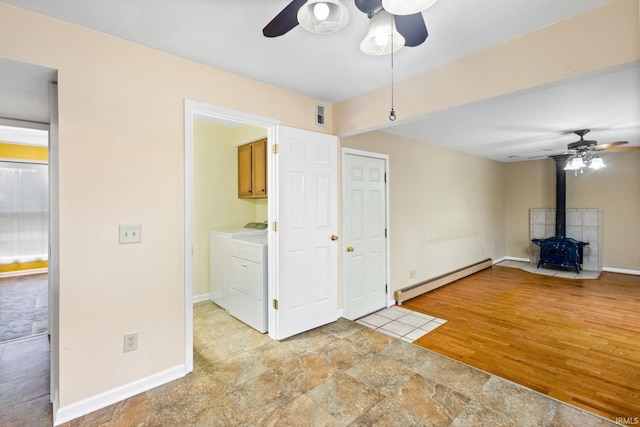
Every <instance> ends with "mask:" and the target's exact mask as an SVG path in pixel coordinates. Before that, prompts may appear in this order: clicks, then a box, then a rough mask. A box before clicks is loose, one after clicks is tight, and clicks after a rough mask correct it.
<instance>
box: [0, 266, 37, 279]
mask: <svg viewBox="0 0 640 427" xmlns="http://www.w3.org/2000/svg"><path fill="white" fill-rule="evenodd" d="M48 272H49V269H48V268H47V267H44V268H32V269H30V270H14V271H4V272H2V273H0V279H2V278H5V277H18V276H27V275H29V274H42V273H48Z"/></svg>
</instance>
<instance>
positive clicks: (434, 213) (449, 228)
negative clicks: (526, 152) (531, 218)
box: [341, 132, 504, 291]
mask: <svg viewBox="0 0 640 427" xmlns="http://www.w3.org/2000/svg"><path fill="white" fill-rule="evenodd" d="M341 144H342V147H348V148H355V149H359V150H367V151H372V152H376V153H382V154H388V155H389V187H390V188H389V192H390V193H389V195H390V214H389V215H390V219H391V223H390V238H391V241H390V251H391V286H390V288H391V290H392V291H393V290H396V289H399V288H402V287H404V286H407V285H409V284H413V283H417V282H419V281H421V280H425V279H429V278H432V277H434V276H437V275H439V274H442V273H446V272H448V271H451V270H454V269H456V268H459V267H462V266H466V265H469V264H471V263H474V262H477V261H480V260H482V259H484V258H494V259H495V258H498V257H501V256H503V255H504V226H503V224H504V196H503V194H504V190H503V182H504V180H503V165H502V164H501V163H499V162H495V161H492V160H487V159H482V158H479V157H475V156H470V155H467V154H463V153H460V152H457V151H453V150H449V149H446V148H441V147H437V146H434V145H430V144H425V143H423V142H419V141H415V140H412V139H408V138H404V137H400V136H397V135H393V134H389V133H386V132H370V133H366V134H361V135H357V136H353V137H349V138H343V139H342V140H341ZM411 270H415V271H416V278H415V279H411V278H410V277H409V272H410V271H411Z"/></svg>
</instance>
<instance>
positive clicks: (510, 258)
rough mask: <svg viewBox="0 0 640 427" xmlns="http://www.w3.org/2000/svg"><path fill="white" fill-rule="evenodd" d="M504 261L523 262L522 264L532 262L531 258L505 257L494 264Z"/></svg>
mask: <svg viewBox="0 0 640 427" xmlns="http://www.w3.org/2000/svg"><path fill="white" fill-rule="evenodd" d="M502 261H521V262H531V260H530V259H529V258H519V257H515V256H503V257H501V258H498V259H496V260H494V261H493V263H494V264H499V263H501V262H502Z"/></svg>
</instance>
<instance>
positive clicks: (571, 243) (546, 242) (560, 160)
mask: <svg viewBox="0 0 640 427" xmlns="http://www.w3.org/2000/svg"><path fill="white" fill-rule="evenodd" d="M551 157H552V158H553V160H555V162H556V235H555V236H554V237H549V238H546V239H531V241H532V242H533V243H534V244H536V245H538V246H540V261H538V268H540V266H544V265H545V264H550V265H556V266H559V267H573V268H574V269H575V270H576V273H578V274H580V270H581V269H582V251H583V248H584V247H585V246H587V245H588V244H589V243H588V242H579V241H577V240H575V239H572V238H570V237H566V228H567V227H566V225H567V224H566V216H567V215H566V211H567V205H566V203H567V179H566V178H567V177H566V172H565V170H564V167H565V165H566V163H567V158H568V157H569V155H567V154H563V155H560V156H551Z"/></svg>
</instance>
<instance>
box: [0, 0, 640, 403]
mask: <svg viewBox="0 0 640 427" xmlns="http://www.w3.org/2000/svg"><path fill="white" fill-rule="evenodd" d="M637 9H638V2H637V1H636V0H617V1H614V2H612V3H611V4H610V5H607V6H604V7H603V8H599V9H598V10H596V11H593V12H588V13H587V14H584V16H583V15H581V16H579V17H576V18H572V19H569V20H567V22H564V23H561V24H557V25H554V26H550V27H547V28H545V29H544V30H541V32H540V34H538V35H528V36H524V37H522V38H519V39H516V40H513V41H510V42H508V43H506V44H505V45H504V46H495V47H493V48H491V49H488V50H487V51H486V52H484V53H479V54H476V55H473V56H472V57H470V58H467V59H463V60H460V61H456V62H455V63H454V64H452V65H450V66H443V67H439V68H438V69H436V70H432V71H430V72H427V73H423V74H421V75H419V76H416V77H414V78H412V79H410V80H408V81H406V82H398V85H397V91H396V109H397V110H398V112H399V117H400V120H402V119H404V118H409V117H415V116H419V115H421V114H425V113H428V112H431V111H437V110H439V109H443V108H447V107H451V106H454V105H461V104H464V103H466V102H471V101H475V100H478V99H483V98H487V97H491V96H496V95H500V94H504V93H509V92H512V91H514V90H520V89H524V88H528V87H532V86H535V85H538V84H543V83H547V82H549V81H553V80H555V79H559V78H566V77H572V76H576V75H580V74H584V73H587V72H590V71H595V70H598V69H603V68H606V67H610V66H614V65H619V64H621V63H625V62H629V61H632V60H637V59H638V57H639V56H640V53H639V49H638V11H637ZM536 33H538V32H536ZM0 40H1V41H2V42H0V57H2V58H8V59H12V60H17V61H23V62H26V63H31V64H36V65H40V66H45V67H49V68H53V69H57V70H58V90H59V118H60V123H59V141H60V144H59V145H60V154H59V163H60V184H59V202H60V378H59V381H60V389H59V390H60V395H59V402H60V405H61V406H68V405H72V404H75V403H78V402H81V401H82V400H83V399H86V398H90V397H93V396H96V395H97V394H99V393H102V392H105V391H110V390H116V389H117V388H118V387H121V386H123V385H127V384H131V383H133V382H135V381H138V380H141V379H144V378H146V377H148V376H151V375H155V374H158V373H160V372H163V371H165V370H167V369H170V368H173V367H176V366H179V365H181V364H184V363H185V360H184V346H185V343H184V338H185V337H184V330H185V325H184V318H185V316H184V300H185V295H184V273H185V270H184V222H185V218H184V198H185V194H184V141H183V140H184V123H183V121H184V119H183V116H184V99H185V98H188V99H194V100H199V101H202V102H206V103H209V104H213V105H218V106H221V107H225V108H230V109H235V110H239V111H242V112H246V113H251V114H256V115H260V116H265V117H271V118H274V119H279V120H281V122H282V124H284V125H287V126H291V127H297V128H302V129H309V130H313V131H317V132H325V133H332V132H333V133H334V134H353V133H357V132H361V131H363V130H366V129H370V128H373V127H376V126H381V125H384V124H387V123H388V121H387V114H388V101H389V100H388V88H383V89H381V90H379V91H374V92H372V93H370V94H366V95H363V96H361V97H357V98H355V99H352V100H348V101H345V102H343V103H340V104H339V105H336V106H330V105H327V106H326V108H327V111H326V113H327V119H328V122H327V124H326V125H325V126H324V127H317V126H315V123H314V113H313V112H314V109H315V104H316V100H313V99H310V98H306V97H303V96H300V95H296V94H293V93H290V92H287V91H284V90H281V89H277V88H274V87H270V86H267V85H264V84H261V83H258V82H255V81H250V80H247V79H244V78H241V77H238V76H234V75H232V74H229V73H225V72H222V71H219V70H215V69H212V68H210V67H206V66H203V65H199V64H196V63H194V62H190V61H187V60H183V59H179V58H176V57H172V56H170V55H167V54H164V53H161V52H158V51H155V50H151V49H148V48H144V47H141V46H137V45H134V44H132V43H129V42H126V41H123V40H120V39H116V38H113V37H109V36H106V35H103V34H100V33H97V32H94V31H90V30H86V29H83V28H81V27H77V26H73V25H70V24H67V23H64V22H62V21H59V20H56V19H52V18H48V17H44V16H41V15H38V14H35V13H31V12H27V11H24V10H21V9H18V8H15V7H12V6H8V5H6V4H3V3H0ZM585 40H588V41H589V42H587V43H585ZM611 44H613V45H615V46H616V47H617V48H616V49H611V48H610V46H611ZM543 53H544V54H543ZM496 70H498V71H499V72H496ZM505 76H508V77H509V78H505ZM274 105H277V106H278V108H276V109H274V108H273V106H274ZM274 115H275V116H274ZM332 117H333V118H335V119H334V120H336V121H337V120H338V118H339V123H333V122H332ZM343 144H344V145H345V146H352V147H356V148H362V149H368V150H372V151H378V152H383V153H388V154H389V155H390V156H391V179H392V181H391V185H392V187H391V188H392V198H391V203H392V206H393V207H392V212H391V215H392V216H391V221H392V237H391V238H392V241H391V244H392V247H391V250H392V287H393V288H394V289H397V288H398V287H402V286H404V285H406V284H409V283H411V282H413V281H414V280H410V279H409V277H408V275H409V270H411V269H415V270H416V271H417V278H416V279H415V280H419V279H423V278H428V277H432V276H433V275H436V274H439V273H442V272H445V271H448V270H450V269H452V268H455V267H458V266H460V265H465V264H467V263H470V262H474V261H477V260H478V259H480V258H483V257H492V258H495V257H498V256H501V255H503V254H504V253H505V249H504V242H505V239H504V229H503V228H502V223H503V221H504V220H505V217H504V215H505V214H504V212H505V210H504V208H503V192H502V187H503V185H505V184H504V181H503V179H502V175H503V169H504V167H503V166H502V165H500V164H498V163H495V162H492V161H488V160H483V159H479V158H475V157H472V156H467V155H463V154H460V153H456V152H453V151H450V150H445V149H441V148H437V147H434V146H430V145H427V144H421V143H418V142H415V141H411V140H406V139H403V138H399V137H394V136H391V135H388V134H385V133H382V132H375V133H370V134H367V135H364V136H356V137H352V138H347V139H345V140H344V141H343ZM608 171H609V170H607V172H608ZM636 182H637V175H636ZM436 184H437V185H436ZM636 191H637V190H636ZM608 197H614V196H613V195H609V196H608ZM576 202H577V201H576ZM256 209H257V211H258V213H257V216H258V217H259V218H260V217H261V216H264V215H265V214H264V212H266V207H265V205H264V204H262V205H257V206H256ZM260 212H262V213H260ZM636 214H637V208H636ZM606 215H611V214H607V213H606V212H605V217H606ZM636 217H637V216H636ZM127 223H139V224H141V225H142V242H141V243H140V244H134V245H118V243H117V233H118V224H127ZM413 224H420V225H418V232H416V229H415V226H414V225H413ZM607 227H609V226H607V225H605V230H606V228H607ZM636 236H637V234H636ZM610 245H611V243H610V242H609V243H608V242H607V241H605V250H607V248H608V247H609V246H610ZM634 256H635V255H634ZM606 260H607V259H606V258H605V265H606ZM199 280H201V279H199ZM133 331H135V332H138V334H139V343H138V350H137V351H136V352H132V353H127V354H124V353H123V352H122V343H123V334H124V333H128V332H133ZM88 379H90V380H88Z"/></svg>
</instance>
